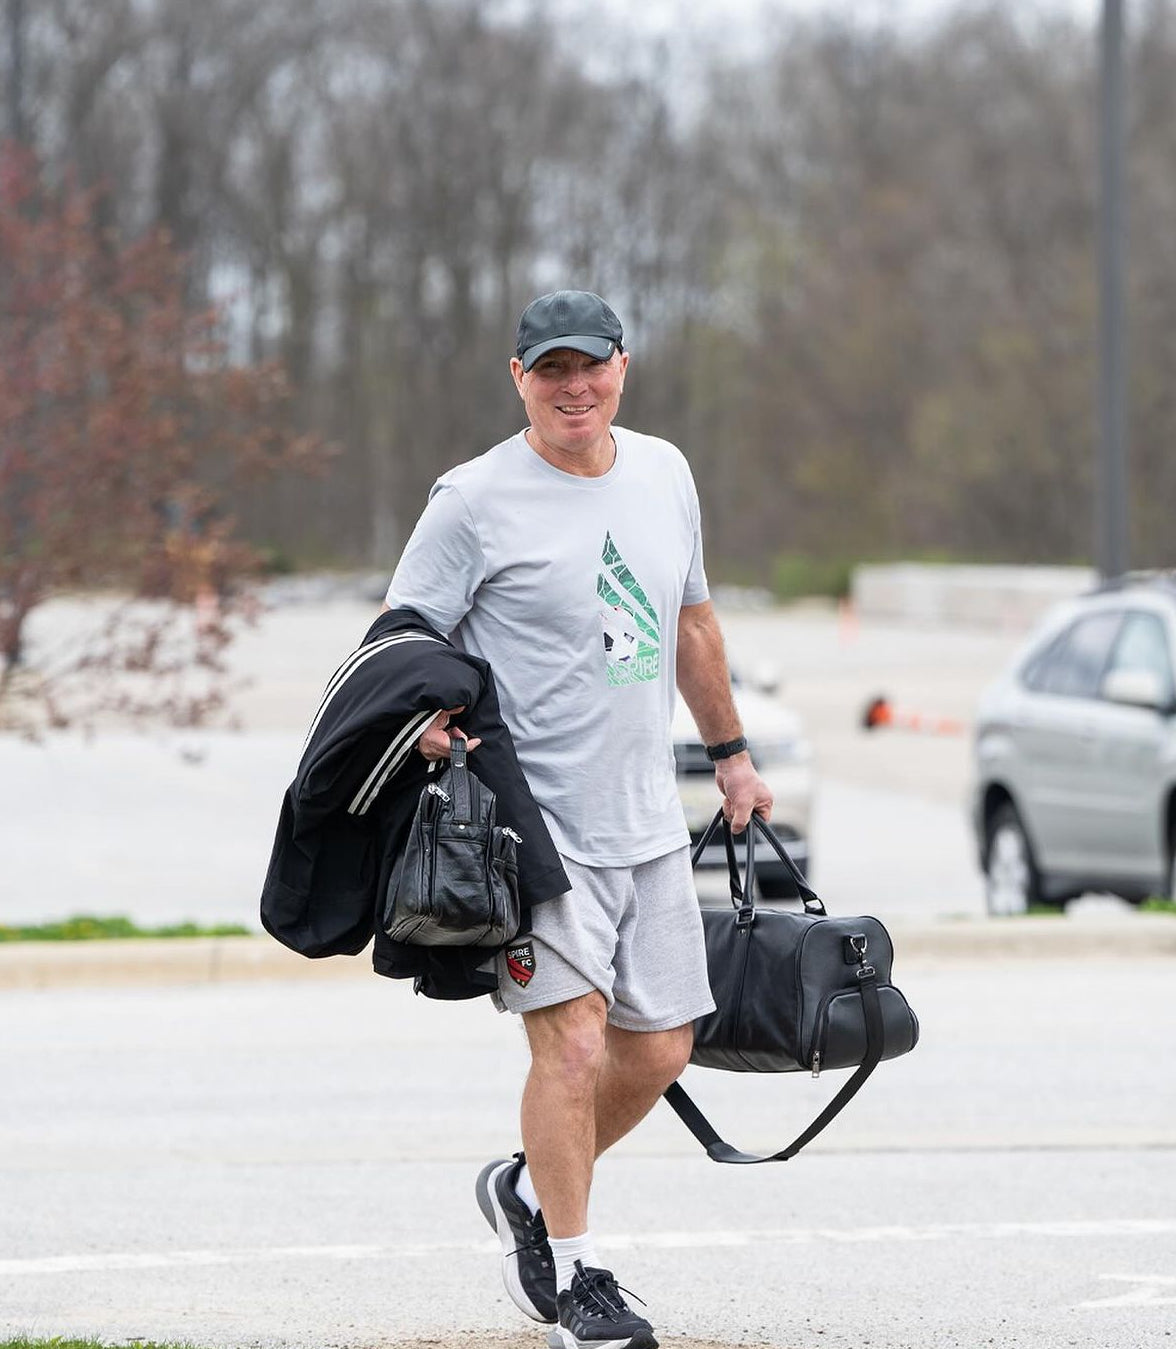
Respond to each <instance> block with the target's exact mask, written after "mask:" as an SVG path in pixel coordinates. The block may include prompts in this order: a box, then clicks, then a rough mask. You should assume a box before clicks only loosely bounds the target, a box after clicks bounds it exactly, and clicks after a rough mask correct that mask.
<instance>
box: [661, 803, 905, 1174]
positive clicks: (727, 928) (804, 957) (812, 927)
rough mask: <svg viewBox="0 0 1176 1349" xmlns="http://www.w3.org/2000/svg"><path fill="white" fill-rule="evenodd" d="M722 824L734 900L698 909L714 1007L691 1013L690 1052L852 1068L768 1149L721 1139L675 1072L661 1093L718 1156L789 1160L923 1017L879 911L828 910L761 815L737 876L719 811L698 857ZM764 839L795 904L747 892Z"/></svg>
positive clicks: (728, 1060) (811, 1067)
mask: <svg viewBox="0 0 1176 1349" xmlns="http://www.w3.org/2000/svg"><path fill="white" fill-rule="evenodd" d="M720 829H721V830H722V835H723V842H724V845H725V848H726V852H727V869H728V873H729V878H730V885H731V907H730V908H705V907H704V908H703V910H702V921H703V930H704V933H705V936H706V956H707V970H708V973H709V976H710V983H711V992H712V994H713V995H714V999H715V1010H714V1011H713V1012H711V1013H709V1014H708V1015H706V1016H702V1017H699V1018H698V1020H697V1021H696V1022H695V1023H694V1050H693V1053H692V1054H691V1058H690V1061H691V1063H694V1064H697V1065H699V1066H701V1067H705V1068H723V1069H726V1070H727V1071H729V1072H737V1073H791V1072H798V1071H802V1070H807V1071H811V1072H812V1074H813V1076H814V1077H815V1076H817V1075H819V1074H820V1072H821V1071H822V1070H823V1069H826V1068H852V1067H856V1068H857V1072H856V1073H854V1074H853V1076H852V1077H851V1078H850V1079H849V1080H848V1081H847V1082H846V1083H845V1084H844V1085H843V1086H842V1088H841V1090H840V1091H839V1092H838V1093H837V1095H836V1096H835V1097H834V1098H833V1100H832V1101H831V1102H830V1103H829V1105H828V1106H827V1107H826V1108H825V1109H824V1110H823V1111H822V1112H821V1114H820V1115H819V1116H818V1117H817V1119H816V1120H814V1121H813V1123H812V1124H811V1125H810V1126H809V1128H808V1129H806V1130H805V1132H804V1133H803V1134H801V1135H800V1137H799V1138H797V1139H796V1140H794V1142H792V1143H790V1144H789V1145H788V1147H786V1148H783V1149H781V1150H780V1151H779V1152H777V1153H774V1154H772V1155H771V1156H770V1157H759V1156H753V1155H751V1154H749V1153H745V1152H740V1151H739V1150H738V1149H736V1148H733V1147H731V1145H730V1144H728V1143H725V1142H723V1140H722V1139H721V1138H720V1137H719V1136H718V1134H717V1133H716V1132H715V1130H714V1129H713V1128H712V1126H711V1125H710V1123H709V1122H708V1121H707V1120H706V1117H705V1116H704V1115H703V1114H702V1112H701V1111H700V1110H699V1109H698V1107H697V1106H696V1105H695V1104H694V1102H693V1101H692V1100H691V1099H690V1097H689V1096H688V1095H687V1094H686V1092H685V1090H684V1089H683V1088H682V1087H681V1086H680V1084H678V1083H674V1085H673V1086H671V1087H670V1088H669V1090H668V1091H667V1092H666V1099H667V1100H668V1101H669V1103H670V1105H671V1106H673V1108H674V1109H675V1110H676V1111H677V1112H678V1114H679V1115H680V1116H681V1118H682V1120H683V1121H684V1122H685V1124H686V1125H687V1127H688V1128H689V1129H690V1130H691V1131H692V1132H693V1133H694V1135H695V1137H696V1138H698V1139H699V1141H700V1142H701V1143H702V1144H703V1146H704V1147H705V1148H706V1150H707V1152H708V1154H709V1155H710V1156H711V1157H712V1158H713V1159H714V1160H715V1161H720V1162H741V1163H750V1162H766V1161H787V1160H788V1159H789V1158H790V1157H793V1156H795V1155H796V1153H797V1152H799V1151H800V1149H801V1148H802V1147H804V1146H805V1144H806V1143H808V1142H811V1140H812V1139H813V1138H815V1137H816V1136H817V1134H819V1133H820V1132H821V1130H822V1129H824V1128H825V1127H826V1125H827V1124H829V1122H830V1121H831V1120H832V1119H833V1118H834V1116H835V1115H837V1114H838V1113H839V1112H840V1111H841V1110H842V1109H843V1108H844V1106H845V1105H846V1104H847V1103H848V1102H849V1100H850V1098H851V1097H853V1096H854V1095H856V1093H857V1092H858V1090H859V1089H860V1088H861V1086H862V1084H863V1083H864V1082H865V1080H866V1078H867V1077H869V1075H870V1074H871V1073H872V1072H873V1071H874V1069H875V1068H876V1067H877V1065H878V1064H879V1063H880V1062H881V1061H882V1060H883V1059H892V1058H896V1057H898V1055H900V1054H906V1053H908V1052H909V1051H910V1050H912V1049H913V1048H914V1047H915V1045H916V1043H917V1042H918V1039H919V1022H918V1019H917V1018H916V1016H915V1014H914V1012H913V1011H912V1010H911V1008H910V1005H909V1004H908V1002H907V1000H906V998H905V997H903V995H902V993H900V992H899V990H898V989H897V988H895V987H894V985H893V984H892V983H891V982H890V969H891V964H892V961H893V958H894V948H893V946H892V944H891V941H890V935H889V933H888V932H887V931H886V929H885V928H884V927H883V926H882V924H881V923H880V922H879V921H878V919H876V918H868V917H863V918H830V917H829V916H828V914H826V912H825V906H824V904H823V903H822V902H821V900H820V899H819V898H818V896H817V894H816V893H815V891H814V890H813V889H812V887H811V886H810V885H809V884H808V882H807V881H806V880H805V878H804V876H803V874H802V873H801V871H800V869H799V867H797V866H796V864H795V863H794V862H793V861H792V859H791V858H790V857H789V856H788V853H787V852H786V851H785V849H784V847H783V846H782V845H781V843H780V841H779V839H778V838H777V837H776V833H775V831H774V830H772V829H770V828H769V827H768V826H767V825H766V824H765V823H764V822H763V820H761V819H760V818H759V817H758V816H755V815H753V816H752V823H751V824H750V825H749V826H748V828H747V831H746V864H745V867H744V875H743V877H741V876H740V870H739V865H738V862H737V859H736V852H735V843H734V839H733V837H732V834H731V827H730V825H729V824H728V823H727V821H726V820H725V819H723V815H722V812H721V811H719V812H718V813H717V814H716V815H715V818H714V819H713V820H712V821H711V823H710V825H709V826H708V827H707V829H706V832H705V833H704V834H703V836H702V838H701V839H700V840H699V843H698V845H697V847H696V848H695V850H694V858H693V860H694V864H695V865H696V866H697V864H698V859H699V858H700V857H701V856H702V853H703V850H704V849H705V848H706V847H707V845H708V844H709V843H710V841H711V839H712V838H713V837H714V835H715V834H716V833H717V832H718V831H719V830H720ZM757 834H758V835H759V836H760V837H762V838H764V839H766V840H767V842H768V843H769V845H770V846H771V847H772V848H773V850H774V851H775V852H776V854H777V856H778V857H779V858H780V860H781V861H782V862H783V863H784V865H785V867H786V868H787V869H788V871H789V873H790V874H791V876H792V879H793V881H794V882H795V884H796V889H797V895H798V898H799V899H800V900H801V901H802V902H803V905H804V910H803V912H796V911H792V910H778V909H763V908H758V907H757V906H756V903H755V839H756V836H757Z"/></svg>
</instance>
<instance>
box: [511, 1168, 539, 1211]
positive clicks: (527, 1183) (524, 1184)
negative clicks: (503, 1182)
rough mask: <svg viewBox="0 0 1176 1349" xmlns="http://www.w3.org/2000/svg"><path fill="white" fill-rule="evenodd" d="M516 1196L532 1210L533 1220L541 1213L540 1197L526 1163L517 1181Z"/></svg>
mask: <svg viewBox="0 0 1176 1349" xmlns="http://www.w3.org/2000/svg"><path fill="white" fill-rule="evenodd" d="M515 1194H517V1195H518V1197H519V1198H520V1199H521V1200H522V1201H523V1203H524V1204H526V1206H527V1207H528V1208H529V1209H530V1210H531V1217H532V1218H533V1217H534V1216H535V1214H536V1213H538V1212H539V1196H538V1195H537V1194H536V1193H535V1187H534V1185H532V1184H531V1172H530V1171H529V1170H528V1169H527V1164H526V1162H524V1163H523V1169H522V1170H521V1171H520V1172H519V1174H518V1177H517V1179H516V1180H515Z"/></svg>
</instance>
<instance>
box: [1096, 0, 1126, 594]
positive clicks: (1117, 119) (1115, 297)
mask: <svg viewBox="0 0 1176 1349" xmlns="http://www.w3.org/2000/svg"><path fill="white" fill-rule="evenodd" d="M1123 86H1124V76H1123V0H1103V19H1102V84H1101V123H1102V132H1101V139H1100V145H1099V159H1100V179H1101V192H1100V198H1099V231H1098V234H1099V238H1098V259H1099V380H1098V385H1099V398H1098V403H1099V431H1100V445H1099V456H1098V459H1099V462H1098V472H1097V474H1096V476H1095V481H1096V484H1097V492H1096V507H1095V516H1096V521H1097V524H1096V529H1097V535H1098V564H1099V570H1100V571H1101V572H1102V574H1103V576H1118V575H1119V574H1120V573H1122V572H1124V571H1126V570H1127V568H1128V567H1129V565H1130V552H1129V547H1128V520H1127V514H1128V512H1127V338H1126V328H1125V324H1124V311H1125V283H1126V272H1127V201H1126V188H1125V161H1126V138H1125V122H1124V115H1123V104H1124V87H1123Z"/></svg>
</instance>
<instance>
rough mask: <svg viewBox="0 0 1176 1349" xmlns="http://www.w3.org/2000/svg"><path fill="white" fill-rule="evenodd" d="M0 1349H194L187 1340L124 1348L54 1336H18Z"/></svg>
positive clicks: (133, 1344)
mask: <svg viewBox="0 0 1176 1349" xmlns="http://www.w3.org/2000/svg"><path fill="white" fill-rule="evenodd" d="M0 1349H195V1346H194V1345H192V1344H191V1342H190V1341H188V1340H180V1341H173V1342H172V1343H169V1344H160V1343H158V1342H157V1341H155V1340H138V1339H135V1340H131V1341H130V1342H129V1343H128V1344H126V1345H125V1346H121V1345H120V1346H115V1345H109V1344H105V1343H103V1341H102V1340H75V1339H66V1338H65V1337H64V1336H60V1335H54V1336H52V1337H51V1338H50V1339H35V1340H33V1339H26V1338H25V1336H23V1335H18V1336H17V1337H16V1339H14V1340H0Z"/></svg>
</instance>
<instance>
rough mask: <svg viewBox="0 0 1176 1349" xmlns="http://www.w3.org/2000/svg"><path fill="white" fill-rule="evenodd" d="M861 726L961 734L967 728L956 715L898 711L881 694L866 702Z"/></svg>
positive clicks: (934, 733)
mask: <svg viewBox="0 0 1176 1349" xmlns="http://www.w3.org/2000/svg"><path fill="white" fill-rule="evenodd" d="M861 726H862V730H863V731H877V730H881V729H882V728H883V727H889V728H891V729H892V730H896V731H919V732H921V733H923V734H924V735H963V734H964V733H965V731H966V730H967V729H968V728H967V726H966V725H965V723H964V722H962V721H960V720H959V719H958V718H956V717H933V716H927V715H925V714H923V713H920V712H904V711H900V710H898V709H896V708H895V707H894V705H893V703H891V701H890V699H889V698H887V697H885V696H883V695H879V696H878V697H876V698H871V699H870V701H869V702H868V703H867V704H866V706H865V709H864V710H863V712H862V718H861Z"/></svg>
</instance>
